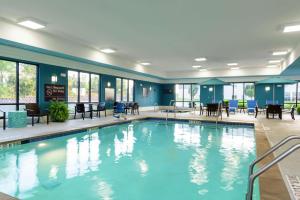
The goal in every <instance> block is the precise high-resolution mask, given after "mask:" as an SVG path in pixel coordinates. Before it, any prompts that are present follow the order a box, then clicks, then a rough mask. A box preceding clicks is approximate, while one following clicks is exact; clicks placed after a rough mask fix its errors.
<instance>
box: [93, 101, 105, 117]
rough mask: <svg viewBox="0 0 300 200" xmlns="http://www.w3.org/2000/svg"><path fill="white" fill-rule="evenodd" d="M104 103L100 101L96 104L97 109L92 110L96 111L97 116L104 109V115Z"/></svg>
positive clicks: (99, 115)
mask: <svg viewBox="0 0 300 200" xmlns="http://www.w3.org/2000/svg"><path fill="white" fill-rule="evenodd" d="M105 105H106V103H105V102H100V103H99V104H98V105H97V109H96V110H93V111H95V112H96V113H97V117H101V111H104V115H105V117H106V106H105Z"/></svg>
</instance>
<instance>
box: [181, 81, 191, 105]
mask: <svg viewBox="0 0 300 200" xmlns="http://www.w3.org/2000/svg"><path fill="white" fill-rule="evenodd" d="M183 92H184V93H183V100H184V101H185V102H184V103H183V106H184V107H189V104H190V102H188V101H191V100H192V85H190V84H188V85H183Z"/></svg>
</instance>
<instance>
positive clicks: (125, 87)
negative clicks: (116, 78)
mask: <svg viewBox="0 0 300 200" xmlns="http://www.w3.org/2000/svg"><path fill="white" fill-rule="evenodd" d="M127 98H128V79H123V85H122V101H128V99H127Z"/></svg>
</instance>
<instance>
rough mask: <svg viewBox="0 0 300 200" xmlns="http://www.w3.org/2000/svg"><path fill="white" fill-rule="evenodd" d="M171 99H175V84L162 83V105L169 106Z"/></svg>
mask: <svg viewBox="0 0 300 200" xmlns="http://www.w3.org/2000/svg"><path fill="white" fill-rule="evenodd" d="M171 100H175V84H161V96H160V105H162V106H168V105H169V104H170V101H171Z"/></svg>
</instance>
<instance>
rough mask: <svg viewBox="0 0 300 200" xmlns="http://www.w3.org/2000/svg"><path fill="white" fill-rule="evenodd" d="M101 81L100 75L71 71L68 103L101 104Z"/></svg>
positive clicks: (69, 72)
mask: <svg viewBox="0 0 300 200" xmlns="http://www.w3.org/2000/svg"><path fill="white" fill-rule="evenodd" d="M99 80H100V76H99V75H98V74H90V73H87V72H77V71H72V70H69V71H68V102H69V103H77V102H82V103H87V102H99V92H100V91H99V84H100V81H99ZM79 87H80V88H79Z"/></svg>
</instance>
